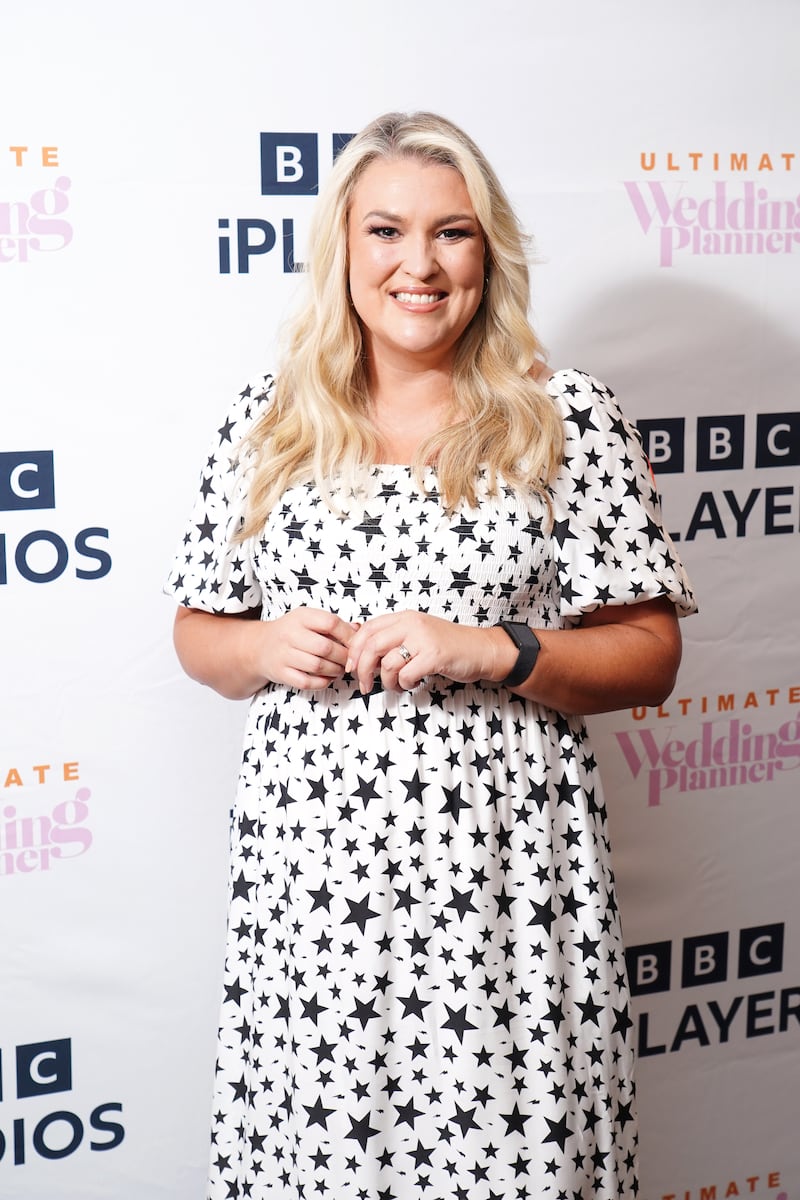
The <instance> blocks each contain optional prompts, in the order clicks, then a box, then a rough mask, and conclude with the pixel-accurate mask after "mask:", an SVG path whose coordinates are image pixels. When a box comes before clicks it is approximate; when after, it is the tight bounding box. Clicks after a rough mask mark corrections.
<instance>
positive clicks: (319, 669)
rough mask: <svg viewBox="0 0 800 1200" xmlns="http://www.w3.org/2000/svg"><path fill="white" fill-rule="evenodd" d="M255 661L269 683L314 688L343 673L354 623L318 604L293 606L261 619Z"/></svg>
mask: <svg viewBox="0 0 800 1200" xmlns="http://www.w3.org/2000/svg"><path fill="white" fill-rule="evenodd" d="M259 625H260V626H261V628H262V629H263V635H262V645H261V648H260V652H259V656H258V661H259V663H260V664H261V668H262V670H263V673H264V675H265V677H266V678H267V679H268V680H270V681H271V682H272V683H280V684H285V685H286V686H287V687H291V688H298V689H301V690H304V691H306V690H308V691H313V690H314V689H318V688H324V687H327V686H328V685H329V683H330V682H331V680H332V679H338V678H340V676H342V675H343V674H344V667H345V663H346V662H347V648H348V646H349V645H350V640H351V638H352V637H353V636H354V634H355V632H356V630H357V629H358V626H357V625H349V624H348V623H347V622H346V621H342V620H341V619H340V618H339V617H337V616H336V615H335V613H330V612H325V611H324V610H323V609H319V608H294V609H292V610H291V612H288V613H286V614H285V615H284V616H282V617H276V618H275V620H273V621H261V622H259Z"/></svg>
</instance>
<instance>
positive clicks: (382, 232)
mask: <svg viewBox="0 0 800 1200" xmlns="http://www.w3.org/2000/svg"><path fill="white" fill-rule="evenodd" d="M368 232H369V233H374V234H375V236H376V237H379V238H384V239H385V240H389V239H390V238H393V237H396V236H397V230H396V229H395V228H394V226H393V225H371V226H370V228H369V230H368Z"/></svg>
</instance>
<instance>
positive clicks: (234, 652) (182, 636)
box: [173, 608, 355, 700]
mask: <svg viewBox="0 0 800 1200" xmlns="http://www.w3.org/2000/svg"><path fill="white" fill-rule="evenodd" d="M260 612H261V610H260V609H257V608H256V609H252V610H251V611H250V612H249V613H247V614H245V615H244V616H217V615H215V614H214V613H208V612H202V611H201V610H200V609H196V608H179V609H178V611H177V613H176V614H175V628H174V634H173V636H174V641H175V649H176V651H177V654H178V658H179V660H180V663H181V666H182V667H183V669H184V671H185V672H186V674H187V675H189V676H191V678H192V679H196V680H197V681H198V682H199V683H204V684H206V685H207V686H208V687H212V688H213V689H214V690H215V691H217V692H219V693H220V695H222V696H226V697H227V698H228V699H229V700H245V699H247V698H248V697H249V696H252V695H253V694H254V693H255V692H257V691H259V690H260V689H261V688H262V687H264V685H265V684H266V683H270V682H272V683H281V684H286V685H287V686H288V687H294V688H307V689H316V688H324V687H327V686H328V684H329V683H330V681H331V679H335V678H337V677H338V676H340V675H342V674H343V673H344V664H345V660H346V658H347V646H348V643H349V641H350V639H351V637H352V636H353V633H354V632H355V630H354V627H353V626H352V625H348V624H346V622H344V621H341V620H340V619H339V618H338V617H337V616H334V614H333V613H329V612H323V611H322V610H320V609H314V608H297V609H294V610H293V611H292V612H289V613H287V614H286V615H285V616H283V617H278V618H277V619H276V620H274V621H261V620H259V619H258V618H259V617H260Z"/></svg>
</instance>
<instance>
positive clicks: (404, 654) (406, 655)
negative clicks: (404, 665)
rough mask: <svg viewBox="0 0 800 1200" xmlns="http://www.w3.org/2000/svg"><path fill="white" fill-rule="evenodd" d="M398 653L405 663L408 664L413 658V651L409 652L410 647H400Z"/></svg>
mask: <svg viewBox="0 0 800 1200" xmlns="http://www.w3.org/2000/svg"><path fill="white" fill-rule="evenodd" d="M397 653H398V654H399V655H400V657H401V658H402V660H403V662H408V661H409V659H410V658H411V657H412V654H411V651H410V650H409V648H408V646H398V647H397Z"/></svg>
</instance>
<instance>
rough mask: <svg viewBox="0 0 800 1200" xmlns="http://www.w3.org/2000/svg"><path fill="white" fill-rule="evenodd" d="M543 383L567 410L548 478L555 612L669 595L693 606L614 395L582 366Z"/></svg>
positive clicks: (683, 606) (683, 608) (577, 612)
mask: <svg viewBox="0 0 800 1200" xmlns="http://www.w3.org/2000/svg"><path fill="white" fill-rule="evenodd" d="M548 390H549V391H550V394H551V395H552V396H553V398H554V399H555V401H556V403H557V404H558V406H559V408H560V409H561V412H562V415H563V417H564V427H565V433H566V447H565V454H564V461H563V464H562V466H561V469H560V471H559V473H558V475H557V477H556V480H555V482H554V484H553V485H552V489H551V491H552V500H553V527H552V534H551V537H552V544H553V555H554V559H555V564H556V581H557V588H558V591H559V596H558V601H559V609H560V613H561V616H562V618H564V619H565V620H566V621H568V622H569V621H577V620H579V619H580V616H581V614H582V613H585V612H589V611H591V610H592V609H596V608H599V607H601V606H603V605H607V604H635V603H637V602H639V601H642V600H651V599H655V598H656V597H659V596H667V597H669V599H670V600H671V601H672V602H673V604H674V605H675V608H676V611H677V613H678V615H679V616H687V615H688V614H690V613H692V612H695V611H696V607H697V606H696V603H695V599H694V596H693V594H692V589H691V585H690V583H689V580H688V578H687V576H686V572H685V571H684V569H683V566H682V565H681V563H680V560H679V559H678V556H677V553H676V551H675V547H674V545H673V544H672V541H671V540H670V537H669V534H668V533H667V532H666V531H665V530H664V527H663V524H662V518H661V511H660V504H659V499H658V493H657V492H656V488H655V483H654V480H653V477H652V474H651V471H650V465H649V463H648V461H647V458H646V456H645V454H644V451H643V449H642V444H641V439H640V437H639V434H638V432H637V430H636V429H635V427H634V426H633V425H631V424H630V423H629V422H628V421H627V420H626V419H625V418H624V417H623V415H622V412H621V411H620V408H619V406H618V404H617V402H616V400H615V398H614V395H613V393H612V392H611V391H610V390H609V389H608V388H607V387H605V386H604V385H603V384H602V383H599V382H598V381H597V380H596V379H593V378H592V377H591V376H590V375H587V374H585V373H583V372H581V371H574V370H570V371H560V372H558V373H557V374H556V375H554V376H553V377H552V379H551V380H550V382H549V384H548Z"/></svg>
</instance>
